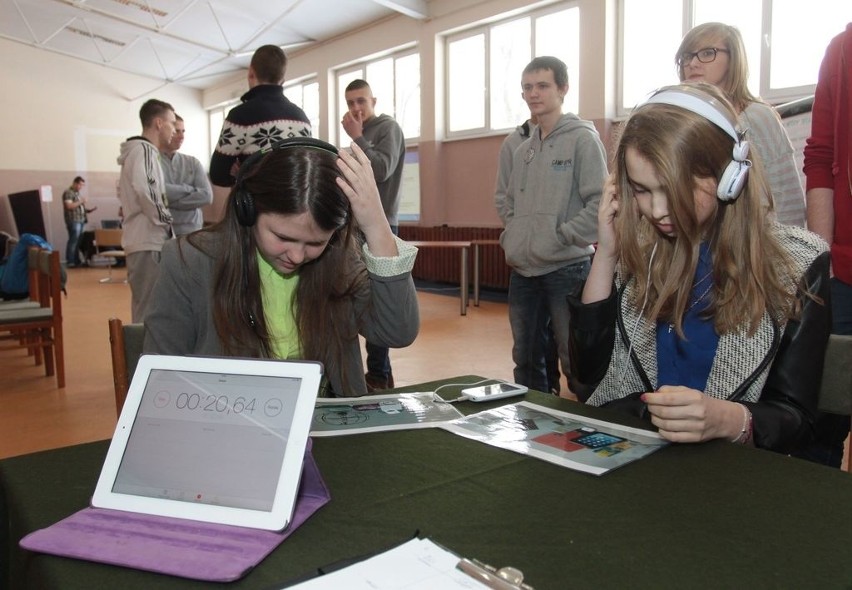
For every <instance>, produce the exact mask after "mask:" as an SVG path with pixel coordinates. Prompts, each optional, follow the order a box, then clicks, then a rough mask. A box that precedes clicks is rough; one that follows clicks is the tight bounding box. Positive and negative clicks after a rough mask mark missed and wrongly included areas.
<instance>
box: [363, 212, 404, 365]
mask: <svg viewBox="0 0 852 590" xmlns="http://www.w3.org/2000/svg"><path fill="white" fill-rule="evenodd" d="M391 231H392V232H393V235H395V236H398V235H399V226H397V225H392V226H391ZM365 348H366V349H367V373H369V374H370V375H372V376H374V377H379V378H380V379H387V378H388V377H390V375H391V364H390V354H389V352H390V351H389V350H388V347H387V346H379V345H378V344H371V343H370V342H367V343H366V346H365Z"/></svg>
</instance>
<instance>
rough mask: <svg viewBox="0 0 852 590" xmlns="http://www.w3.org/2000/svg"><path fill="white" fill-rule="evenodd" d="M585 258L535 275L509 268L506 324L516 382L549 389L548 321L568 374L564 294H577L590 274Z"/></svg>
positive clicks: (538, 388)
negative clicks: (507, 317)
mask: <svg viewBox="0 0 852 590" xmlns="http://www.w3.org/2000/svg"><path fill="white" fill-rule="evenodd" d="M590 268H591V264H590V263H589V261H588V260H585V261H583V262H578V263H575V264H570V265H568V266H565V267H562V268H560V269H558V270H555V271H553V272H550V273H547V274H545V275H541V276H537V277H525V276H523V275H520V274H518V273H517V272H515V271H512V274H511V275H510V277H509V324H510V326H511V327H512V338H513V340H514V344H513V346H512V360H513V361H514V363H515V371H514V375H515V382H517V383H519V384H521V385H526V386H527V387H529V388H530V389H535V390H536V391H544V392H548V391H550V387H551V384H550V382H549V380H548V375H547V373H548V372H547V363H546V362H545V359H546V357H547V348H548V335H547V331H548V323H549V324H550V328H551V329H552V330H553V337H554V339H555V341H556V349H557V351H558V355H559V360H560V362H561V364H562V373H563V374H565V376H566V377H567V376H569V375H570V374H571V369H570V362H569V360H568V324H569V321H570V316H569V313H568V304H567V302H566V301H565V298H566V297H567V296H568V295H573V294H576V293H577V292H578V291H579V289H580V288H581V287H582V285H583V283H584V282H585V280H586V277H587V276H588V275H589V269H590Z"/></svg>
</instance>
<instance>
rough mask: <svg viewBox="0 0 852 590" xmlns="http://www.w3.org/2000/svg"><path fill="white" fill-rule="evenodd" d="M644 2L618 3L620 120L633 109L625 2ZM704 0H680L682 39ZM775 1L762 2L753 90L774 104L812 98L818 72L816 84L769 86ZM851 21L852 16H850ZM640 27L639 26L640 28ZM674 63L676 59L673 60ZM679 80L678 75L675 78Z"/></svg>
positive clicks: (752, 64) (751, 61) (621, 0)
mask: <svg viewBox="0 0 852 590" xmlns="http://www.w3.org/2000/svg"><path fill="white" fill-rule="evenodd" d="M636 1H641V0H618V64H617V69H616V71H617V82H616V92H617V96H616V115H617V117H618V118H623V117H626V116H627V115H629V114H630V111H631V110H632V107H633V106H634V105H632V104H630V105H628V104H625V96H624V88H625V86H626V83H625V80H626V76H627V73H626V72H625V67H624V62H625V51H626V49H627V48H626V47H625V43H624V39H625V37H626V35H625V28H626V27H627V24H626V23H625V18H624V15H625V3H627V2H636ZM702 1H704V0H681V7H682V19H681V20H682V25H681V34H680V37H681V38H683V36H684V35H686V33H687V32H689V30H690V29H692V28H693V27H694V26H695V25H696V24H700V23H695V13H696V9H695V6H696V3H698V2H702ZM774 1H775V0H762V1H761V17H760V31H761V32H760V36H761V40H762V41H761V51H760V55H759V56H752V55H749V56H748V57H749V66H750V67H751V68H752V69H754V68H759V75H758V77H757V79H758V81H759V82H758V83H759V86H760V87H759V88H750V90H751V91H752V92H754V93H755V94H756V95H757V96H760V97H761V98H762V99H763V100H765V101H767V102H769V103H771V104H780V103H784V102H789V101H793V100H798V99H801V98H803V97H806V96H809V95H812V94H813V93H814V90H815V88H816V71H814V83H813V84H805V85H801V86H778V87H771V86H770V83H771V80H770V75H771V66H772V42H771V40H772V37H773V34H772V33H773V31H772V9H773V4H774ZM850 18H852V17H850ZM637 26H640V25H637ZM841 30H842V28H841V27H839V28H838V33H839V32H840V31H841ZM828 42H829V39H825V45H826V46H827V45H828ZM675 49H677V47H676V46H675V47H672V57H673V56H674V51H675ZM671 61H672V62H673V60H671ZM672 70H673V71H674V65H672ZM675 81H676V76H675ZM651 84H654V81H651ZM651 89H652V86H650V85H649V88H648V90H649V91H650V90H651Z"/></svg>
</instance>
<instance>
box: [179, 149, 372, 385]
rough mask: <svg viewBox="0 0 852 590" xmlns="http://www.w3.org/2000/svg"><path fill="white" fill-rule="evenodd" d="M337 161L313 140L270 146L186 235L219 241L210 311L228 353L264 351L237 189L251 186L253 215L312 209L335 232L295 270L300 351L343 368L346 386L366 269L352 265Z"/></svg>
mask: <svg viewBox="0 0 852 590" xmlns="http://www.w3.org/2000/svg"><path fill="white" fill-rule="evenodd" d="M336 161H337V156H336V155H334V154H333V153H331V152H326V151H324V150H319V149H314V148H310V147H291V148H287V149H274V150H272V151H271V152H270V153H268V154H267V155H265V156H263V157H262V158H260V160H259V162H258V163H257V164H256V165H254V166H253V167H252V169H251V170H250V171H249V172H248V173H246V174H245V177H244V178H242V180H241V182H239V183H238V184H237V185H236V186H235V187H234V188H233V189H232V191H231V195H230V197H229V202H228V206H227V207H226V209H225V215H224V217H223V218H222V220H221V221H220V222H218V223H217V224H216V225H214V226H212V227H210V228H208V229H205V230H202V231H200V232H196V233H195V234H191V235H190V236H189V238H188V239H189V241H190V242H191V243H192V244H193V245H194V246H196V247H198V248H200V249H202V250H204V249H205V247H204V244H209V243H211V241H212V242H213V243H215V244H217V246H218V248H217V256H218V258H217V260H216V263H215V267H214V283H213V294H212V297H213V318H214V322H215V326H216V332H217V334H218V335H219V339H220V341H221V342H222V347H223V351H224V352H225V354H227V355H245V354H246V353H247V352H248V353H249V354H251V355H253V356H259V357H269V356H271V354H272V346H271V340H272V338H271V335H270V333H269V329H268V326H267V324H266V319H265V317H264V311H263V298H262V293H261V285H260V277H259V274H258V263H257V255H256V251H257V244H256V242H255V238H254V232H253V230H252V228H251V227H248V226H244V225H242V224H240V222H239V220H238V219H237V214H236V211H235V209H234V206H233V201H234V194H235V193H236V191H238V190H246V191H248V192H249V193H250V194H251V197H252V201H253V204H254V207H255V209H256V211H257V214H258V215H261V214H264V213H276V214H283V215H295V214H299V213H304V212H310V214H311V216H312V217H313V219H314V221H315V222H316V224H317V226H318V227H320V228H322V229H324V230H326V231H334V232H335V233H334V235H333V236H332V238H331V240H330V242H329V244H328V245H327V246H326V249H325V250H324V251H323V253H322V254H321V255H320V256H319V257H318V258H316V259H314V260H312V261H311V262H309V263H307V264H305V265H304V266H302V267H301V268H300V269H299V271H298V273H299V285H298V288H297V290H296V293H295V295H294V301H293V304H292V310H293V314H294V319H295V323H296V327H297V334H298V338H299V343H300V346H301V349H302V356H303V357H304V358H305V359H309V360H318V361H321V362H323V363H324V364H325V365H326V367H338V368H340V370H341V371H344V373H343V374H342V376H341V378H342V381H343V384H344V387H345V388H346V390H347V391H348V390H350V389H351V384H353V383H356V382H357V381H356V379H357V377H356V376H354V375H347V374H346V373H345V367H346V363H344V362H343V356H344V350H345V343H346V342H347V341H348V340H351V339H352V338H355V337H357V333H356V334H350V333H349V332H348V331H347V330H348V328H349V326H351V325H352V322H351V319H350V318H351V315H352V313H353V310H352V298H353V294H354V293H355V292H356V291H357V290H358V289H359V288H360V287H361V286H362V285H363V283H364V282H365V281H367V280H368V276H367V273H366V270H364V267H363V266H360V265H357V264H356V261H357V260H358V259H359V256H358V251H359V246H360V239H359V237H358V236H359V231H358V229H357V227H356V224H355V221H354V218H353V216H352V215H351V210H350V205H349V199H348V198H347V197H346V195H345V194H344V192H343V190H342V189H341V188H340V187H339V186H338V185H337V178H338V177H341V173H340V171H339V169H338V168H337V163H336ZM205 234H206V235H210V236H211V237H213V239H212V240H209V239H205Z"/></svg>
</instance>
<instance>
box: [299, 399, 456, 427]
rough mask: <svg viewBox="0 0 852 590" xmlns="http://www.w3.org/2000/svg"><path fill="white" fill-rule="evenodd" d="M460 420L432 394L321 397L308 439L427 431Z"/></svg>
mask: <svg viewBox="0 0 852 590" xmlns="http://www.w3.org/2000/svg"><path fill="white" fill-rule="evenodd" d="M461 417H462V413H461V412H459V411H458V410H457V409H456V408H455V407H453V406H452V405H451V404H448V403H447V402H445V401H444V400H442V399H441V398H440V397H438V396H436V395H435V394H434V393H432V392H431V391H429V392H421V393H395V394H389V395H365V396H363V397H332V398H320V399H318V400H317V402H316V407H315V408H314V417H313V420H312V421H311V436H338V435H341V434H357V433H361V432H380V431H383V430H408V429H411V428H429V427H434V426H441V425H443V424H446V423H448V422H451V421H453V420H455V419H457V418H461Z"/></svg>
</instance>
